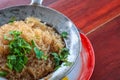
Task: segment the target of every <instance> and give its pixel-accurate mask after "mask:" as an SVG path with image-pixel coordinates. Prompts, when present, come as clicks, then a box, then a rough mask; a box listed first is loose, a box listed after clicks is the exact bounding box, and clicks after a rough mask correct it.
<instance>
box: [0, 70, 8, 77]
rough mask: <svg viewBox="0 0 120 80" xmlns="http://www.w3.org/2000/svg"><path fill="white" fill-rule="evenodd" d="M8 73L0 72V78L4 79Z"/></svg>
mask: <svg viewBox="0 0 120 80" xmlns="http://www.w3.org/2000/svg"><path fill="white" fill-rule="evenodd" d="M7 74H8V73H7V72H6V71H0V76H1V77H5V76H6V75H7Z"/></svg>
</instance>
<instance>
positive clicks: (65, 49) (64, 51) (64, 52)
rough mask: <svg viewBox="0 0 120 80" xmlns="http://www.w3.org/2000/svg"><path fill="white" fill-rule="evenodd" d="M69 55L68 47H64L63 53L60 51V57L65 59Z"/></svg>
mask: <svg viewBox="0 0 120 80" xmlns="http://www.w3.org/2000/svg"><path fill="white" fill-rule="evenodd" d="M68 55H69V49H67V48H62V49H61V53H60V59H61V60H65V59H66V58H67V57H68Z"/></svg>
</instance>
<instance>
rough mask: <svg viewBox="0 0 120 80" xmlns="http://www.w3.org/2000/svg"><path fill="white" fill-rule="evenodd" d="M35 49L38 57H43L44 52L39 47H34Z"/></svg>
mask: <svg viewBox="0 0 120 80" xmlns="http://www.w3.org/2000/svg"><path fill="white" fill-rule="evenodd" d="M34 51H35V54H36V57H37V58H38V59H41V58H42V55H43V54H44V53H43V51H41V50H39V49H38V48H37V47H34Z"/></svg>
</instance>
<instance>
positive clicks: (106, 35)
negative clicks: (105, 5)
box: [88, 16, 120, 80]
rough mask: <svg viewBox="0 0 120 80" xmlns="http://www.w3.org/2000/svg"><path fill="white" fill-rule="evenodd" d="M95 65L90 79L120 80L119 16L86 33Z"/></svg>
mask: <svg viewBox="0 0 120 80" xmlns="http://www.w3.org/2000/svg"><path fill="white" fill-rule="evenodd" d="M88 37H89V39H90V40H91V42H92V44H93V48H94V51H95V57H96V65H95V70H94V73H93V75H92V77H91V80H120V16H118V17H117V18H115V19H114V20H112V21H110V22H108V23H107V24H105V25H103V26H101V27H100V28H99V29H97V30H96V31H94V32H92V33H91V34H89V35H88Z"/></svg>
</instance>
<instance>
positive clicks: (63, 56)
mask: <svg viewBox="0 0 120 80" xmlns="http://www.w3.org/2000/svg"><path fill="white" fill-rule="evenodd" d="M51 55H52V56H53V57H54V61H55V70H56V69H58V68H59V67H60V65H61V63H62V62H64V66H71V64H72V62H69V61H68V60H67V57H68V55H69V49H67V48H62V49H61V52H60V54H58V53H51Z"/></svg>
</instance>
